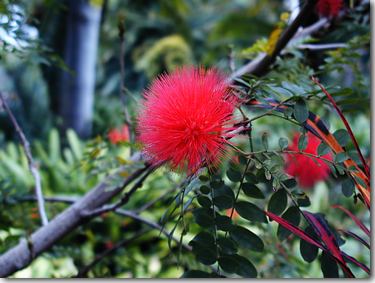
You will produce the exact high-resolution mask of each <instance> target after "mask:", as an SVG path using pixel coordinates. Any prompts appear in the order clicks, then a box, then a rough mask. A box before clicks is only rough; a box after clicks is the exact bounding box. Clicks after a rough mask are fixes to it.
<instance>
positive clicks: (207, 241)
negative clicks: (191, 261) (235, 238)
mask: <svg viewBox="0 0 375 283" xmlns="http://www.w3.org/2000/svg"><path fill="white" fill-rule="evenodd" d="M189 245H190V246H194V245H195V246H197V245H198V246H199V245H200V246H214V245H215V238H214V236H213V235H211V234H210V233H208V232H200V233H199V234H198V235H196V236H195V237H194V238H193V239H192V240H191V241H190V242H189Z"/></svg>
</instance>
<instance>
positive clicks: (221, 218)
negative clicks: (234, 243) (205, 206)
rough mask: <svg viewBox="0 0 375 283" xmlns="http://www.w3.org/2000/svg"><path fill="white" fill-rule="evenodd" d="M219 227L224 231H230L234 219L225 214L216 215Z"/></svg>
mask: <svg viewBox="0 0 375 283" xmlns="http://www.w3.org/2000/svg"><path fill="white" fill-rule="evenodd" d="M215 220H216V226H217V229H219V230H222V231H230V230H231V229H232V219H231V218H230V217H228V216H225V215H219V214H217V215H216V219H215Z"/></svg>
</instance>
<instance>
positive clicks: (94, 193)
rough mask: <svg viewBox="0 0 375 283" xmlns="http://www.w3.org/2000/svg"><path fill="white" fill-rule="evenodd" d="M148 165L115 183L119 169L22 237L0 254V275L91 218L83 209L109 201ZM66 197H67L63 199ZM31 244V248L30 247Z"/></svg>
mask: <svg viewBox="0 0 375 283" xmlns="http://www.w3.org/2000/svg"><path fill="white" fill-rule="evenodd" d="M149 167H150V165H148V164H146V165H145V166H144V167H142V168H140V169H137V170H136V171H134V172H132V173H131V174H130V175H129V177H128V178H127V179H125V180H124V181H123V184H122V185H121V186H117V187H114V185H113V183H114V182H115V181H117V180H118V173H116V174H113V175H110V176H108V177H107V178H106V179H105V180H103V181H102V182H101V183H99V184H98V185H97V186H95V187H94V188H92V189H91V190H90V191H89V192H88V193H87V194H85V195H84V196H83V197H82V198H80V199H78V200H76V201H75V202H74V203H73V204H72V205H71V206H69V207H68V208H67V209H65V210H64V211H63V212H61V213H60V214H58V215H57V216H56V217H55V218H53V219H52V220H51V221H50V222H49V223H48V224H47V225H45V226H42V227H40V228H39V229H38V230H36V231H35V232H34V233H33V234H31V236H30V237H29V238H28V239H21V240H20V241H19V243H18V244H17V245H16V246H14V247H13V248H11V249H9V250H7V251H6V252H5V253H3V254H2V255H0V277H7V276H9V275H11V274H13V273H14V272H16V271H18V270H21V269H23V268H25V267H26V266H28V265H29V264H30V263H31V262H32V261H33V260H34V259H35V257H37V256H39V255H40V254H42V253H43V252H45V251H46V250H48V249H49V248H50V247H51V246H53V245H54V244H55V243H56V242H58V241H59V240H60V239H61V238H63V237H64V236H65V235H67V234H68V233H70V232H71V231H73V230H74V229H75V228H76V227H77V226H79V225H80V224H82V222H84V221H88V220H89V219H90V218H88V217H87V216H85V214H84V213H85V212H86V211H92V210H95V209H96V208H99V207H102V206H103V205H104V204H106V203H108V202H109V201H110V200H111V199H112V198H113V197H114V196H116V195H118V194H120V193H121V192H122V191H123V189H124V188H125V187H126V186H128V185H129V184H130V183H132V182H133V181H134V180H136V179H138V178H139V177H140V176H141V175H142V174H143V173H144V172H145V171H146V170H147V169H148V168H149ZM65 201H66V199H65ZM30 246H31V247H32V251H31V249H30Z"/></svg>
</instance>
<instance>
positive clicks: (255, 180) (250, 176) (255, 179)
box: [245, 172, 259, 184]
mask: <svg viewBox="0 0 375 283" xmlns="http://www.w3.org/2000/svg"><path fill="white" fill-rule="evenodd" d="M245 178H246V181H248V182H249V183H252V184H258V183H259V181H258V177H257V176H256V175H255V174H253V173H250V172H247V173H246V175H245Z"/></svg>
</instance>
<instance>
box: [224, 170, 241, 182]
mask: <svg viewBox="0 0 375 283" xmlns="http://www.w3.org/2000/svg"><path fill="white" fill-rule="evenodd" d="M227 176H228V178H229V180H231V181H232V182H239V181H241V178H242V175H241V173H240V172H239V171H237V170H233V169H229V170H228V171H227Z"/></svg>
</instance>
